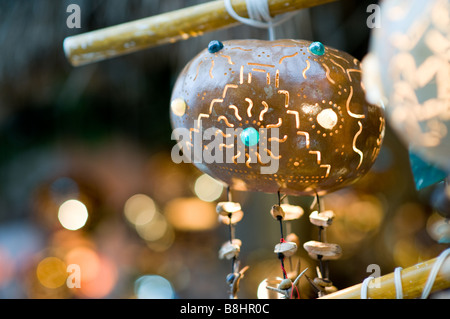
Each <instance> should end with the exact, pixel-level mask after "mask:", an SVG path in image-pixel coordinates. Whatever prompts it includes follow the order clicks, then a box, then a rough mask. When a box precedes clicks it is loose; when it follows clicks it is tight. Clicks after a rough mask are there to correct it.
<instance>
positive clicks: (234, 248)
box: [219, 239, 242, 259]
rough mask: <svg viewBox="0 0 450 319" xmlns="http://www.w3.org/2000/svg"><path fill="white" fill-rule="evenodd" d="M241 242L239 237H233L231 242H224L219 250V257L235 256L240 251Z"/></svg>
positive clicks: (229, 257) (228, 257)
mask: <svg viewBox="0 0 450 319" xmlns="http://www.w3.org/2000/svg"><path fill="white" fill-rule="evenodd" d="M241 245H242V242H241V241H240V240H239V239H233V241H232V242H230V241H227V242H225V243H224V244H223V245H222V247H221V248H220V250H219V258H220V259H224V258H225V259H231V258H233V257H237V256H238V255H239V252H240V251H241Z"/></svg>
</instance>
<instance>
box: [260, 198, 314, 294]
mask: <svg viewBox="0 0 450 319" xmlns="http://www.w3.org/2000/svg"><path fill="white" fill-rule="evenodd" d="M283 198H284V197H283ZM281 201H282V198H281V197H280V194H278V205H273V206H272V208H271V210H270V214H271V215H272V217H273V218H274V219H275V220H277V221H278V222H279V223H280V233H281V238H280V242H279V243H278V244H276V245H275V248H274V253H276V254H277V256H278V259H279V260H280V263H281V270H282V273H283V280H282V281H281V282H280V283H279V284H278V286H277V287H276V288H274V287H270V286H267V287H266V288H267V289H269V290H272V291H276V292H278V293H279V294H281V296H282V298H284V299H295V298H299V292H298V287H297V285H298V282H299V280H300V277H301V276H302V275H303V274H304V273H305V271H306V270H307V269H305V270H303V271H302V272H301V273H300V258H299V259H298V263H297V266H296V267H295V268H293V266H292V259H291V257H292V256H294V255H295V253H296V252H297V249H298V246H299V239H298V236H297V235H296V234H294V233H292V232H291V224H290V223H291V221H292V220H296V219H299V218H300V217H301V216H302V215H303V209H302V208H301V207H300V206H295V205H290V204H287V203H284V204H282V203H281ZM283 222H285V223H286V229H287V232H288V235H287V236H286V238H284V232H283ZM286 258H288V261H289V263H290V268H291V271H290V272H289V273H288V272H287V271H286V267H285V259H286Z"/></svg>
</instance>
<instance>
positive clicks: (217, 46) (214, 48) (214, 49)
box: [208, 40, 223, 53]
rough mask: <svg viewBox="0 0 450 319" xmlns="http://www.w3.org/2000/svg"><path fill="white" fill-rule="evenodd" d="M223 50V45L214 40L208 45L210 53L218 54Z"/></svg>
mask: <svg viewBox="0 0 450 319" xmlns="http://www.w3.org/2000/svg"><path fill="white" fill-rule="evenodd" d="M222 49H223V43H222V42H220V41H218V40H212V41H211V42H209V44H208V51H209V53H216V52H219V51H220V50H222Z"/></svg>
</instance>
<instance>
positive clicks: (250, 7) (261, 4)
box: [224, 0, 297, 41]
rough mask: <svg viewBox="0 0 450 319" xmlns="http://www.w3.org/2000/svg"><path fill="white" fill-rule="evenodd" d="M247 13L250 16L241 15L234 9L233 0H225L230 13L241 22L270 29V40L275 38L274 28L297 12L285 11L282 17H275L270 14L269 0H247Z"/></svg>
mask: <svg viewBox="0 0 450 319" xmlns="http://www.w3.org/2000/svg"><path fill="white" fill-rule="evenodd" d="M245 3H246V5H247V13H248V16H249V18H244V17H241V16H240V15H238V14H237V13H236V11H234V9H233V6H232V5H231V0H224V4H225V8H226V9H227V11H228V14H229V15H230V16H232V17H233V18H234V19H236V20H237V21H239V22H242V23H244V24H247V25H250V26H252V27H256V28H263V29H268V32H269V40H271V41H273V40H275V30H274V28H275V27H276V26H278V25H280V24H282V23H283V22H286V21H287V20H289V19H291V18H292V17H293V16H294V15H295V14H297V12H295V11H294V12H289V13H285V14H283V15H282V16H280V17H277V18H273V17H272V16H271V15H270V10H269V0H246V1H245Z"/></svg>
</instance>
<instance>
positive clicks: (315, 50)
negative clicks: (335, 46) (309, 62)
mask: <svg viewBox="0 0 450 319" xmlns="http://www.w3.org/2000/svg"><path fill="white" fill-rule="evenodd" d="M309 51H310V52H311V53H312V54H314V55H324V54H325V47H324V45H323V44H322V43H320V42H313V43H311V44H310V46H309Z"/></svg>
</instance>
